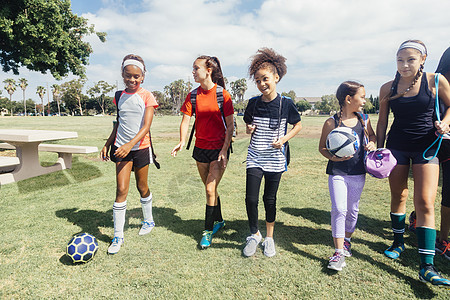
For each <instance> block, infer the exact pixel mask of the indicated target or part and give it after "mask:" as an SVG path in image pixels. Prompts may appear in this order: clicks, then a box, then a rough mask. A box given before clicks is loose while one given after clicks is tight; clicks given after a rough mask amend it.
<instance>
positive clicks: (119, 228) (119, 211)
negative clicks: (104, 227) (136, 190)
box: [113, 201, 127, 238]
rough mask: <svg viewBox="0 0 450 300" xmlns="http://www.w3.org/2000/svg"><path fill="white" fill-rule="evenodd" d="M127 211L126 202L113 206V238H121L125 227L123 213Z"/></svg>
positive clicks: (116, 203) (115, 203)
mask: <svg viewBox="0 0 450 300" xmlns="http://www.w3.org/2000/svg"><path fill="white" fill-rule="evenodd" d="M126 211H127V201H124V202H121V203H118V202H114V205H113V219H114V237H116V236H117V237H119V238H123V228H124V227H125V213H126Z"/></svg>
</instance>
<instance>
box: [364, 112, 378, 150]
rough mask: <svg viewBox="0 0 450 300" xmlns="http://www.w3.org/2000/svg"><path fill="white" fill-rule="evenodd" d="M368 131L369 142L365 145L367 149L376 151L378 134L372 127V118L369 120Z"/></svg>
mask: <svg viewBox="0 0 450 300" xmlns="http://www.w3.org/2000/svg"><path fill="white" fill-rule="evenodd" d="M366 129H367V133H368V134H369V143H368V144H367V145H366V146H365V147H364V148H365V150H366V151H374V150H376V149H377V147H376V144H375V143H376V142H377V136H376V135H375V132H374V131H373V128H372V123H370V119H368V120H367V128H366Z"/></svg>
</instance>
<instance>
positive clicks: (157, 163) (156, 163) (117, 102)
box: [114, 91, 161, 169]
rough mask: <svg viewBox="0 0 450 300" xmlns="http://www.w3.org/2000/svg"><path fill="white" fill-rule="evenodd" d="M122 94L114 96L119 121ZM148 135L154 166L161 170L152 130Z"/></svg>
mask: <svg viewBox="0 0 450 300" xmlns="http://www.w3.org/2000/svg"><path fill="white" fill-rule="evenodd" d="M122 92H123V91H116V93H115V94H114V100H116V108H117V120H119V107H118V104H119V99H120V96H121V95H122ZM148 135H149V138H150V149H151V151H152V158H153V164H154V165H155V167H156V168H157V169H159V168H161V165H160V164H159V162H157V161H156V154H155V150H154V149H153V143H152V133H151V131H150V130H149V131H148Z"/></svg>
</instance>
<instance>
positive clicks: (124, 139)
mask: <svg viewBox="0 0 450 300" xmlns="http://www.w3.org/2000/svg"><path fill="white" fill-rule="evenodd" d="M145 72H146V70H145V64H144V61H143V59H142V58H141V57H140V56H137V55H133V54H129V55H127V56H125V58H124V59H123V62H122V77H123V82H124V83H125V86H126V89H125V90H124V91H122V93H121V95H120V97H119V98H118V101H117V102H116V100H114V104H115V105H116V106H117V122H116V124H115V125H114V128H113V130H112V132H111V134H110V136H109V138H108V140H107V141H106V143H105V146H104V147H103V149H102V151H101V157H102V160H104V161H107V160H109V159H111V160H112V161H113V162H115V163H116V182H117V188H116V200H115V202H114V205H113V218H114V238H113V240H112V243H111V245H110V246H109V248H108V253H109V254H116V253H117V252H119V250H120V247H121V245H122V244H123V242H124V239H123V229H124V225H125V212H126V208H127V201H126V200H127V194H128V188H129V186H130V177H131V171H133V170H134V174H135V176H136V185H137V189H138V191H139V193H140V195H141V204H142V212H143V215H144V221H143V222H142V228H141V230H140V231H139V235H144V234H147V233H149V232H150V231H151V230H152V229H153V227H154V226H155V222H154V221H153V215H152V193H151V192H150V190H149V188H148V182H147V179H148V165H149V164H150V162H151V155H152V153H151V150H150V136H149V130H150V125H151V124H152V120H153V114H154V110H155V108H156V107H158V104H157V103H156V100H155V97H154V96H153V95H152V93H151V92H149V91H147V90H145V89H144V88H142V87H141V83H143V82H144V76H145Z"/></svg>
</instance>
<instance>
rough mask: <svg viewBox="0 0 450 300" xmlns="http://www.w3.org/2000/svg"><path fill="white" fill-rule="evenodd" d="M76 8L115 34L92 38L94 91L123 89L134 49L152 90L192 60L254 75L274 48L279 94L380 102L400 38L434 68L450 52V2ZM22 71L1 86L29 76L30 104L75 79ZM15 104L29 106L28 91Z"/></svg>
mask: <svg viewBox="0 0 450 300" xmlns="http://www.w3.org/2000/svg"><path fill="white" fill-rule="evenodd" d="M72 10H73V12H74V13H76V14H78V15H81V16H83V17H85V18H87V19H88V20H89V23H91V24H94V25H95V29H96V30H97V31H105V32H107V34H108V35H107V42H106V43H102V42H100V41H99V40H98V38H97V37H96V36H95V35H93V36H89V37H87V38H86V40H87V41H89V42H90V43H91V45H92V47H93V50H94V53H93V54H92V55H91V57H90V59H89V61H90V64H89V65H88V66H87V73H86V74H87V77H88V82H87V84H86V87H91V86H93V85H94V84H95V82H98V81H99V80H105V81H107V82H109V83H110V84H116V83H118V85H119V88H122V86H123V84H122V80H121V74H120V64H121V62H122V58H123V57H124V56H125V55H126V54H129V53H135V54H138V55H140V56H142V57H143V59H144V60H145V63H146V66H147V70H148V73H147V77H146V81H145V83H144V84H143V86H144V87H145V88H147V89H149V90H151V91H154V90H159V91H162V90H163V89H164V86H166V85H168V84H169V83H170V82H172V81H174V80H177V79H183V80H186V81H187V80H190V81H191V82H193V79H192V74H191V70H192V63H193V61H194V60H195V58H196V57H197V56H199V55H202V54H206V55H213V56H217V57H218V58H219V59H220V61H221V64H222V68H223V72H224V75H225V76H226V77H227V78H228V81H234V80H236V79H239V78H247V79H248V65H249V62H250V57H251V56H252V55H253V54H255V53H256V51H257V49H258V48H261V47H271V48H273V49H275V50H276V51H277V52H279V53H280V54H282V55H284V56H285V57H286V58H287V66H288V73H287V74H286V76H285V77H284V78H283V79H282V80H281V81H280V83H279V85H278V88H277V90H278V91H279V92H283V91H286V92H287V91H289V90H294V91H295V92H296V94H297V96H305V97H320V96H322V95H326V94H333V93H334V92H335V91H336V88H337V86H338V85H339V84H340V83H341V82H342V81H345V80H357V81H360V82H362V83H363V84H364V85H365V87H366V93H367V95H370V94H373V95H374V96H376V95H377V94H378V90H379V87H380V86H381V85H382V84H383V83H384V82H386V81H388V80H390V79H392V78H393V76H394V73H395V70H396V63H395V53H396V50H397V48H398V46H399V45H400V43H401V42H403V41H404V40H407V39H420V40H422V41H423V42H424V43H425V45H426V46H427V48H428V58H427V61H426V63H425V71H428V72H434V70H435V69H436V66H437V64H438V61H439V58H440V56H441V55H442V53H443V52H444V50H445V49H446V48H447V47H449V46H450V32H449V28H450V18H449V17H448V12H449V11H450V1H429V2H428V1H423V0H408V1H405V0H395V1H392V0H377V1H363V0H314V1H313V0H261V1H256V0H209V1H208V0H72ZM20 71H21V74H20V75H19V76H15V75H13V74H12V73H3V72H2V73H0V80H1V81H3V80H4V79H5V78H14V79H18V78H21V77H25V78H26V79H27V80H28V81H29V87H28V89H27V98H32V99H33V100H35V101H37V102H38V103H39V102H40V100H39V98H38V96H37V95H36V86H38V85H43V86H45V87H46V86H47V84H48V86H51V85H52V84H54V83H58V84H60V83H62V82H64V81H67V80H69V79H72V78H73V77H69V78H67V79H63V80H62V81H56V80H54V79H53V78H52V76H51V75H49V74H41V73H37V72H30V71H27V70H26V69H21V70H20ZM247 85H248V90H247V93H246V97H247V98H248V97H251V96H253V95H256V94H258V91H257V89H256V87H255V85H254V84H253V82H251V81H248V83H247ZM2 95H3V96H5V95H6V91H3V94H2ZM50 98H51V97H50ZM13 99H15V100H21V99H22V93H21V92H20V93H19V92H16V93H15V94H14V96H13ZM45 99H47V97H45Z"/></svg>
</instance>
